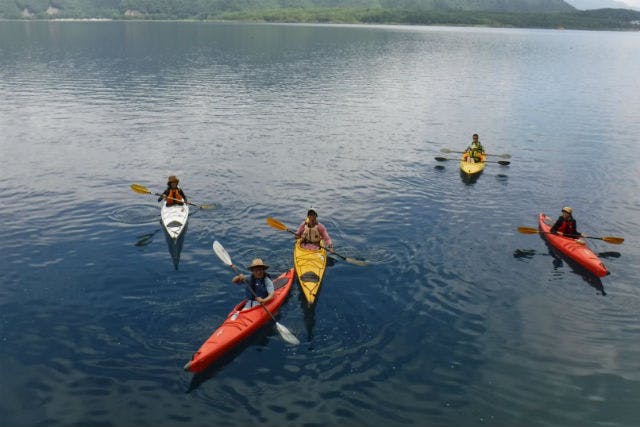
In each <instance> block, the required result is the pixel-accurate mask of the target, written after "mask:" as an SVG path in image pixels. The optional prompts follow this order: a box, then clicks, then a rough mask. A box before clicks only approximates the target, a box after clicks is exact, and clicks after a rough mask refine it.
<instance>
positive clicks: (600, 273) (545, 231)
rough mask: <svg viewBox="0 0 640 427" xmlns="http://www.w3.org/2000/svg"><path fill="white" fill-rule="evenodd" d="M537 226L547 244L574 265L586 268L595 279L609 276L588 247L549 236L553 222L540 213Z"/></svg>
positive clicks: (565, 238) (574, 240) (552, 235)
mask: <svg viewBox="0 0 640 427" xmlns="http://www.w3.org/2000/svg"><path fill="white" fill-rule="evenodd" d="M538 224H539V226H540V231H541V232H542V233H541V234H542V235H543V236H544V237H545V239H547V241H548V242H549V244H551V246H553V247H554V248H556V249H557V250H559V251H560V252H561V253H563V254H564V255H566V256H567V257H568V258H570V259H572V260H573V261H575V262H576V263H578V264H580V265H581V266H582V267H584V268H586V269H587V270H589V271H590V272H592V273H593V274H595V275H596V276H597V277H604V276H606V275H607V274H609V271H608V270H607V268H606V267H605V266H604V264H602V261H600V258H598V256H597V255H596V254H595V253H593V251H592V250H591V249H589V247H588V246H587V245H586V244H585V243H583V242H580V241H578V240H576V239H571V238H569V237H562V236H558V235H555V234H551V233H550V232H549V230H551V226H552V225H553V220H552V219H551V218H549V217H548V216H546V215H545V214H543V213H541V214H540V215H539V216H538Z"/></svg>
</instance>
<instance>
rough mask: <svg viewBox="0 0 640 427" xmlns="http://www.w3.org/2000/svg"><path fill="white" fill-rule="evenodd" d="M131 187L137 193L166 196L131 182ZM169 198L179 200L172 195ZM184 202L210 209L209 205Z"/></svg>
mask: <svg viewBox="0 0 640 427" xmlns="http://www.w3.org/2000/svg"><path fill="white" fill-rule="evenodd" d="M131 189H132V190H133V191H134V192H136V193H139V194H153V195H156V196H158V197H163V198H165V199H166V198H167V196H165V195H164V194H160V193H153V192H151V191H149V189H148V188H147V187H143V186H142V185H140V184H131ZM169 199H172V200H176V201H178V202H179V201H180V200H178V199H175V198H173V197H169ZM186 203H187V204H188V205H191V206H195V207H197V208H200V209H210V208H211V205H197V204H195V203H191V202H186Z"/></svg>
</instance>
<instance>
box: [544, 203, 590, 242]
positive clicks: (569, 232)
mask: <svg viewBox="0 0 640 427" xmlns="http://www.w3.org/2000/svg"><path fill="white" fill-rule="evenodd" d="M549 232H550V233H552V234H558V235H560V236H564V237H570V238H572V239H577V238H579V237H582V236H583V235H582V234H581V233H579V232H578V226H577V223H576V220H575V219H573V209H571V208H570V207H569V206H565V207H564V208H562V215H560V217H559V218H558V220H557V221H556V223H555V224H553V227H551V229H550V230H549Z"/></svg>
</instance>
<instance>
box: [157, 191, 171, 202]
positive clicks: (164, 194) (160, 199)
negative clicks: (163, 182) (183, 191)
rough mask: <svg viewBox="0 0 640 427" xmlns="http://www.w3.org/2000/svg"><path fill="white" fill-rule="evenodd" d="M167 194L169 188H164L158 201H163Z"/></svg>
mask: <svg viewBox="0 0 640 427" xmlns="http://www.w3.org/2000/svg"><path fill="white" fill-rule="evenodd" d="M168 195H169V190H164V193H162V196H160V197H158V201H159V202H161V201H163V200H164V199H165V198H166V197H167V196H168Z"/></svg>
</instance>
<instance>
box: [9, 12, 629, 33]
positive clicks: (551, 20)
mask: <svg viewBox="0 0 640 427" xmlns="http://www.w3.org/2000/svg"><path fill="white" fill-rule="evenodd" d="M0 21H4V22H6V21H20V22H32V21H38V22H39V21H48V22H112V21H117V22H120V21H122V22H127V21H131V22H227V23H231V22H238V23H240V22H244V23H267V24H319V25H332V24H336V25H340V24H341V25H408V26H451V27H483V28H521V29H563V30H565V29H566V30H601V31H640V12H638V11H634V10H631V9H598V10H592V11H576V12H555V13H525V12H519V13H510V12H485V11H473V12H471V11H459V10H458V11H440V10H429V11H415V10H397V9H391V10H389V9H274V10H261V11H247V12H233V13H221V14H219V15H214V16H207V17H203V18H202V19H200V18H172V17H169V16H153V15H148V14H142V13H140V12H135V13H133V14H132V15H130V16H124V15H123V16H114V17H111V18H101V17H94V18H74V17H54V16H42V14H37V15H35V16H34V15H32V16H25V17H19V18H18V17H16V18H6V17H4V18H0Z"/></svg>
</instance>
